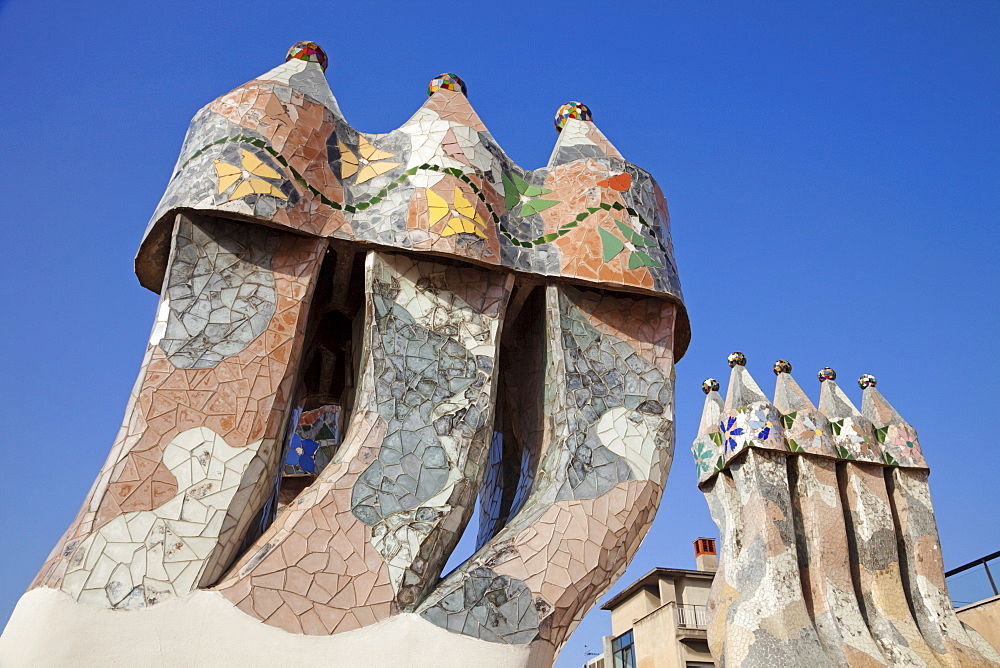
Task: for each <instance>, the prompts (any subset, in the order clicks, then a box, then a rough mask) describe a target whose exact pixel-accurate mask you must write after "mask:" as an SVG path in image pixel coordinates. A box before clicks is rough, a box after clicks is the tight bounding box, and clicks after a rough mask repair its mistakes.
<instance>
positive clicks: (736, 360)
mask: <svg viewBox="0 0 1000 668" xmlns="http://www.w3.org/2000/svg"><path fill="white" fill-rule="evenodd" d="M728 361H729V366H730V368H732V367H734V366H736V365H737V364H739V365H740V366H746V365H747V356H746V355H744V354H743V353H741V352H735V353H730V354H729V360H728Z"/></svg>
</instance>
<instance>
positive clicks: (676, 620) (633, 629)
mask: <svg viewBox="0 0 1000 668" xmlns="http://www.w3.org/2000/svg"><path fill="white" fill-rule="evenodd" d="M695 558H696V561H697V570H687V569H682V568H655V569H653V570H652V571H650V572H649V573H647V574H646V575H644V576H643V577H641V578H639V579H638V580H636V581H635V582H633V583H632V584H631V585H629V586H628V587H626V588H625V589H624V591H622V592H621V593H619V594H618V595H616V596H614V597H612V598H611V599H610V600H609V601H608V602H607V603H605V604H604V605H603V606H601V609H602V610H608V611H609V612H610V613H611V632H612V635H610V636H605V637H604V643H603V644H604V652H603V653H602V654H601V655H600V656H597V657H595V658H593V659H591V660H590V661H589V662H588V663H587V668H704V667H707V666H714V665H715V663H714V661H713V660H712V655H711V654H710V653H709V650H708V630H707V624H708V618H707V611H706V604H707V603H708V593H709V590H710V589H711V587H712V580H713V578H714V576H715V570H716V568H717V567H718V560H717V557H716V550H715V540H714V539H711V538H699V539H698V540H696V541H695Z"/></svg>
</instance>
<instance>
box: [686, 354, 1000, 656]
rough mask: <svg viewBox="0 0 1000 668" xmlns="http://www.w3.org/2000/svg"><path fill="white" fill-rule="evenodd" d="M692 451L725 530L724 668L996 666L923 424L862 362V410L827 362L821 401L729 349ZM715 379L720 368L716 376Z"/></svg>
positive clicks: (720, 640)
mask: <svg viewBox="0 0 1000 668" xmlns="http://www.w3.org/2000/svg"><path fill="white" fill-rule="evenodd" d="M729 362H730V366H731V367H732V374H731V375H730V379H729V388H728V390H727V394H726V398H725V401H723V399H722V397H721V396H720V395H719V393H718V389H719V384H718V382H717V381H712V382H709V381H706V382H705V384H703V386H702V389H703V391H704V392H705V394H706V395H707V396H706V398H705V408H704V412H703V414H702V421H701V427H700V429H699V432H698V434H699V435H698V437H697V439H696V440H695V442H694V446H693V448H692V452H693V454H694V458H695V463H696V466H697V467H698V480H699V486H700V487H701V490H702V491H703V492H704V494H705V498H706V500H707V501H708V505H709V509H710V511H711V513H712V518H713V519H714V520H715V522H716V524H717V525H718V527H719V532H720V535H721V538H722V554H721V559H720V564H719V570H718V572H717V573H716V576H715V580H714V581H713V584H712V591H711V594H710V597H709V603H708V613H709V628H708V639H709V644H710V646H711V650H712V656H713V657H714V658H715V659H716V660H717V661H718V662H719V664H720V665H727V666H729V665H735V666H759V665H823V666H827V665H839V666H936V665H953V666H987V665H991V666H992V665H1000V654H998V653H997V651H996V650H995V649H994V648H993V647H991V646H990V645H989V643H987V642H986V641H985V640H984V639H983V638H982V636H980V635H979V634H978V633H977V632H976V631H975V630H974V629H972V628H970V627H966V626H964V625H963V624H962V622H961V621H960V620H959V619H958V617H957V616H956V614H955V610H954V609H953V607H952V603H951V598H950V596H949V595H948V588H947V584H946V583H945V577H944V561H943V558H942V556H941V545H940V539H939V537H938V531H937V524H936V521H935V519H934V509H933V506H932V505H931V498H930V488H929V486H928V475H929V471H928V469H927V463H926V462H925V461H924V458H923V455H922V454H921V448H920V444H919V442H918V441H917V434H916V431H915V430H914V429H913V427H911V426H910V425H909V424H908V423H907V422H906V421H905V420H904V419H903V417H902V416H901V415H900V414H899V413H898V412H897V411H896V409H895V408H893V407H892V405H891V404H889V402H888V401H887V400H886V399H885V397H883V396H882V394H881V393H880V392H879V391H878V390H877V389H875V385H876V382H877V381H876V379H875V377H874V376H872V375H871V374H864V375H862V376H861V377H860V379H859V380H858V385H859V386H860V387H861V388H862V390H863V393H864V394H863V401H862V409H861V410H860V411H859V410H858V409H857V408H856V407H855V406H854V404H853V403H852V402H851V400H850V399H849V398H848V397H847V395H846V393H845V392H844V391H843V390H842V389H841V388H840V387H838V385H837V382H836V378H837V374H836V372H835V371H834V370H833V369H832V368H830V367H825V368H823V369H822V370H820V372H819V373H818V377H819V381H820V382H821V383H822V386H821V392H820V400H819V408H818V409H817V408H816V407H815V406H814V405H813V403H812V402H811V401H810V400H809V398H808V396H806V394H805V392H803V391H802V389H801V388H800V387H799V385H798V384H797V383H796V382H795V380H794V379H793V378H792V375H791V372H792V365H791V364H790V363H789V362H788V361H787V360H778V361H777V362H776V363H775V364H774V367H773V369H774V372H775V374H777V384H776V386H775V390H774V401H773V402H772V401H771V400H770V399H768V398H767V396H766V395H765V394H764V392H763V391H762V390H761V389H760V387H759V386H758V385H757V383H756V382H755V381H754V379H753V378H752V377H751V376H750V373H749V372H748V371H747V369H746V366H745V365H746V356H745V355H743V354H742V353H733V354H732V355H730V357H729ZM709 380H711V379H709Z"/></svg>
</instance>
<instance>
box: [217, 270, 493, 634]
mask: <svg viewBox="0 0 1000 668" xmlns="http://www.w3.org/2000/svg"><path fill="white" fill-rule="evenodd" d="M365 267H366V269H365V271H366V280H365V286H366V305H365V326H364V328H363V330H364V331H366V332H368V333H369V334H368V336H367V337H366V338H365V342H364V351H363V352H362V359H363V360H365V361H364V362H363V366H362V370H361V374H360V375H361V386H360V387H361V389H360V396H359V399H358V408H357V409H356V411H355V413H354V416H353V417H352V418H351V422H350V424H349V426H348V428H347V436H346V438H345V443H344V445H343V446H342V449H341V451H339V452H338V456H337V458H336V460H335V461H334V462H333V463H331V464H330V465H328V466H327V467H326V468H325V469H324V470H323V471H322V473H320V475H319V477H318V478H317V481H316V482H315V483H314V484H313V485H312V486H310V487H309V488H308V489H307V490H306V491H305V492H304V493H303V494H302V495H300V497H299V498H298V499H297V500H296V502H295V503H294V504H293V505H292V506H291V507H290V508H288V509H287V510H286V511H285V512H283V513H282V514H281V515H280V516H279V517H278V519H277V521H276V522H275V523H274V524H273V525H272V526H271V527H270V528H269V529H268V531H267V532H265V534H264V535H263V536H262V537H261V538H260V539H259V540H258V541H257V544H258V545H260V546H261V547H259V548H258V549H256V550H251V551H250V552H248V553H247V554H246V555H245V556H244V557H243V559H242V560H241V561H240V562H239V563H238V564H237V565H236V566H235V567H234V569H233V572H232V573H231V574H230V576H229V577H228V578H227V579H226V580H225V581H224V582H222V583H221V584H220V585H219V589H220V591H221V592H222V593H223V595H224V596H226V597H227V598H229V599H230V600H232V601H233V602H234V603H236V604H237V606H238V607H239V608H240V609H241V610H244V611H245V612H247V613H248V614H252V615H254V616H255V617H258V618H259V619H261V620H262V621H264V622H266V623H267V624H270V625H273V626H277V627H279V628H282V629H285V630H286V631H292V632H296V633H306V634H321V635H325V634H330V633H337V632H343V631H347V630H350V629H352V628H358V627H359V626H362V625H367V624H369V623H372V622H373V621H374V620H376V619H382V618H385V617H387V616H388V615H389V614H392V613H395V612H398V611H400V610H407V609H408V608H411V607H412V606H413V605H414V604H415V602H417V601H418V600H419V599H420V598H421V597H422V596H423V595H424V593H425V591H426V590H427V589H428V588H429V587H430V586H431V585H433V584H434V583H435V581H436V578H437V576H438V574H439V573H440V571H441V568H443V566H444V564H445V561H446V560H447V557H448V555H449V554H450V552H451V549H452V548H453V547H454V545H455V544H456V543H457V541H458V538H459V537H460V535H461V528H462V526H464V524H465V522H467V521H468V518H469V516H470V515H471V511H472V504H473V503H474V501H475V497H476V492H477V491H478V488H479V483H480V481H481V476H482V468H483V467H482V464H481V463H480V462H482V460H483V459H484V458H485V455H486V449H487V447H488V445H489V439H490V436H491V431H490V428H489V427H490V425H491V424H492V412H491V411H492V406H493V403H494V402H493V396H492V395H493V391H494V390H493V387H494V382H493V381H494V375H495V374H494V369H495V366H496V365H495V359H496V355H497V337H498V333H499V330H500V325H501V322H502V320H503V314H504V309H505V306H506V303H507V298H508V296H509V293H510V280H511V279H510V277H509V276H507V275H503V274H497V273H493V272H487V271H483V270H480V269H472V268H460V267H449V266H447V265H440V264H435V263H432V262H425V261H420V260H417V259H415V258H412V257H407V256H403V255H394V254H385V253H376V252H373V253H370V254H369V255H368V258H367V262H366V265H365ZM334 554H337V555H339V556H338V558H333V555H334ZM293 581H294V582H295V587H294V589H291V593H290V592H289V589H290V586H289V583H290V582H293ZM291 594H294V595H295V598H294V601H291ZM263 601H273V602H274V603H275V604H276V605H274V606H271V605H269V604H266V603H263ZM280 601H284V603H281V602H280ZM484 605H485V604H484Z"/></svg>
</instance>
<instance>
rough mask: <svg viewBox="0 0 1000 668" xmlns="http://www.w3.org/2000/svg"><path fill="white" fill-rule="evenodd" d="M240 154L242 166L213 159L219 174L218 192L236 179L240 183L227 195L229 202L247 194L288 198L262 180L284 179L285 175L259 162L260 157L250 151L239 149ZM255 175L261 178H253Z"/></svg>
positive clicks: (223, 190) (224, 189) (222, 191)
mask: <svg viewBox="0 0 1000 668" xmlns="http://www.w3.org/2000/svg"><path fill="white" fill-rule="evenodd" d="M240 154H241V157H240V162H241V163H242V165H243V166H242V167H237V166H236V165H230V164H229V163H228V162H222V161H221V160H216V161H215V171H216V172H217V173H218V174H219V193H220V194H221V193H224V192H225V191H226V190H227V189H228V188H229V187H230V186H231V185H233V184H234V183H236V182H237V181H240V184H239V185H238V186H236V188H235V189H234V190H233V192H232V194H231V195H229V201H230V202H231V201H233V200H234V199H240V198H241V197H246V196H247V195H271V196H272V197H279V198H281V199H288V195H286V194H285V193H283V192H281V191H280V190H278V189H277V188H276V187H274V186H273V185H271V184H270V183H268V182H267V181H264V180H262V179H284V178H285V177H283V176H282V175H281V174H279V173H278V172H276V171H274V170H273V169H271V168H270V167H268V166H267V165H266V164H264V163H263V162H261V160H260V158H258V157H257V156H255V155H254V154H253V153H251V152H250V151H248V150H246V149H240ZM256 176H259V177H261V178H254V177H256Z"/></svg>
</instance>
